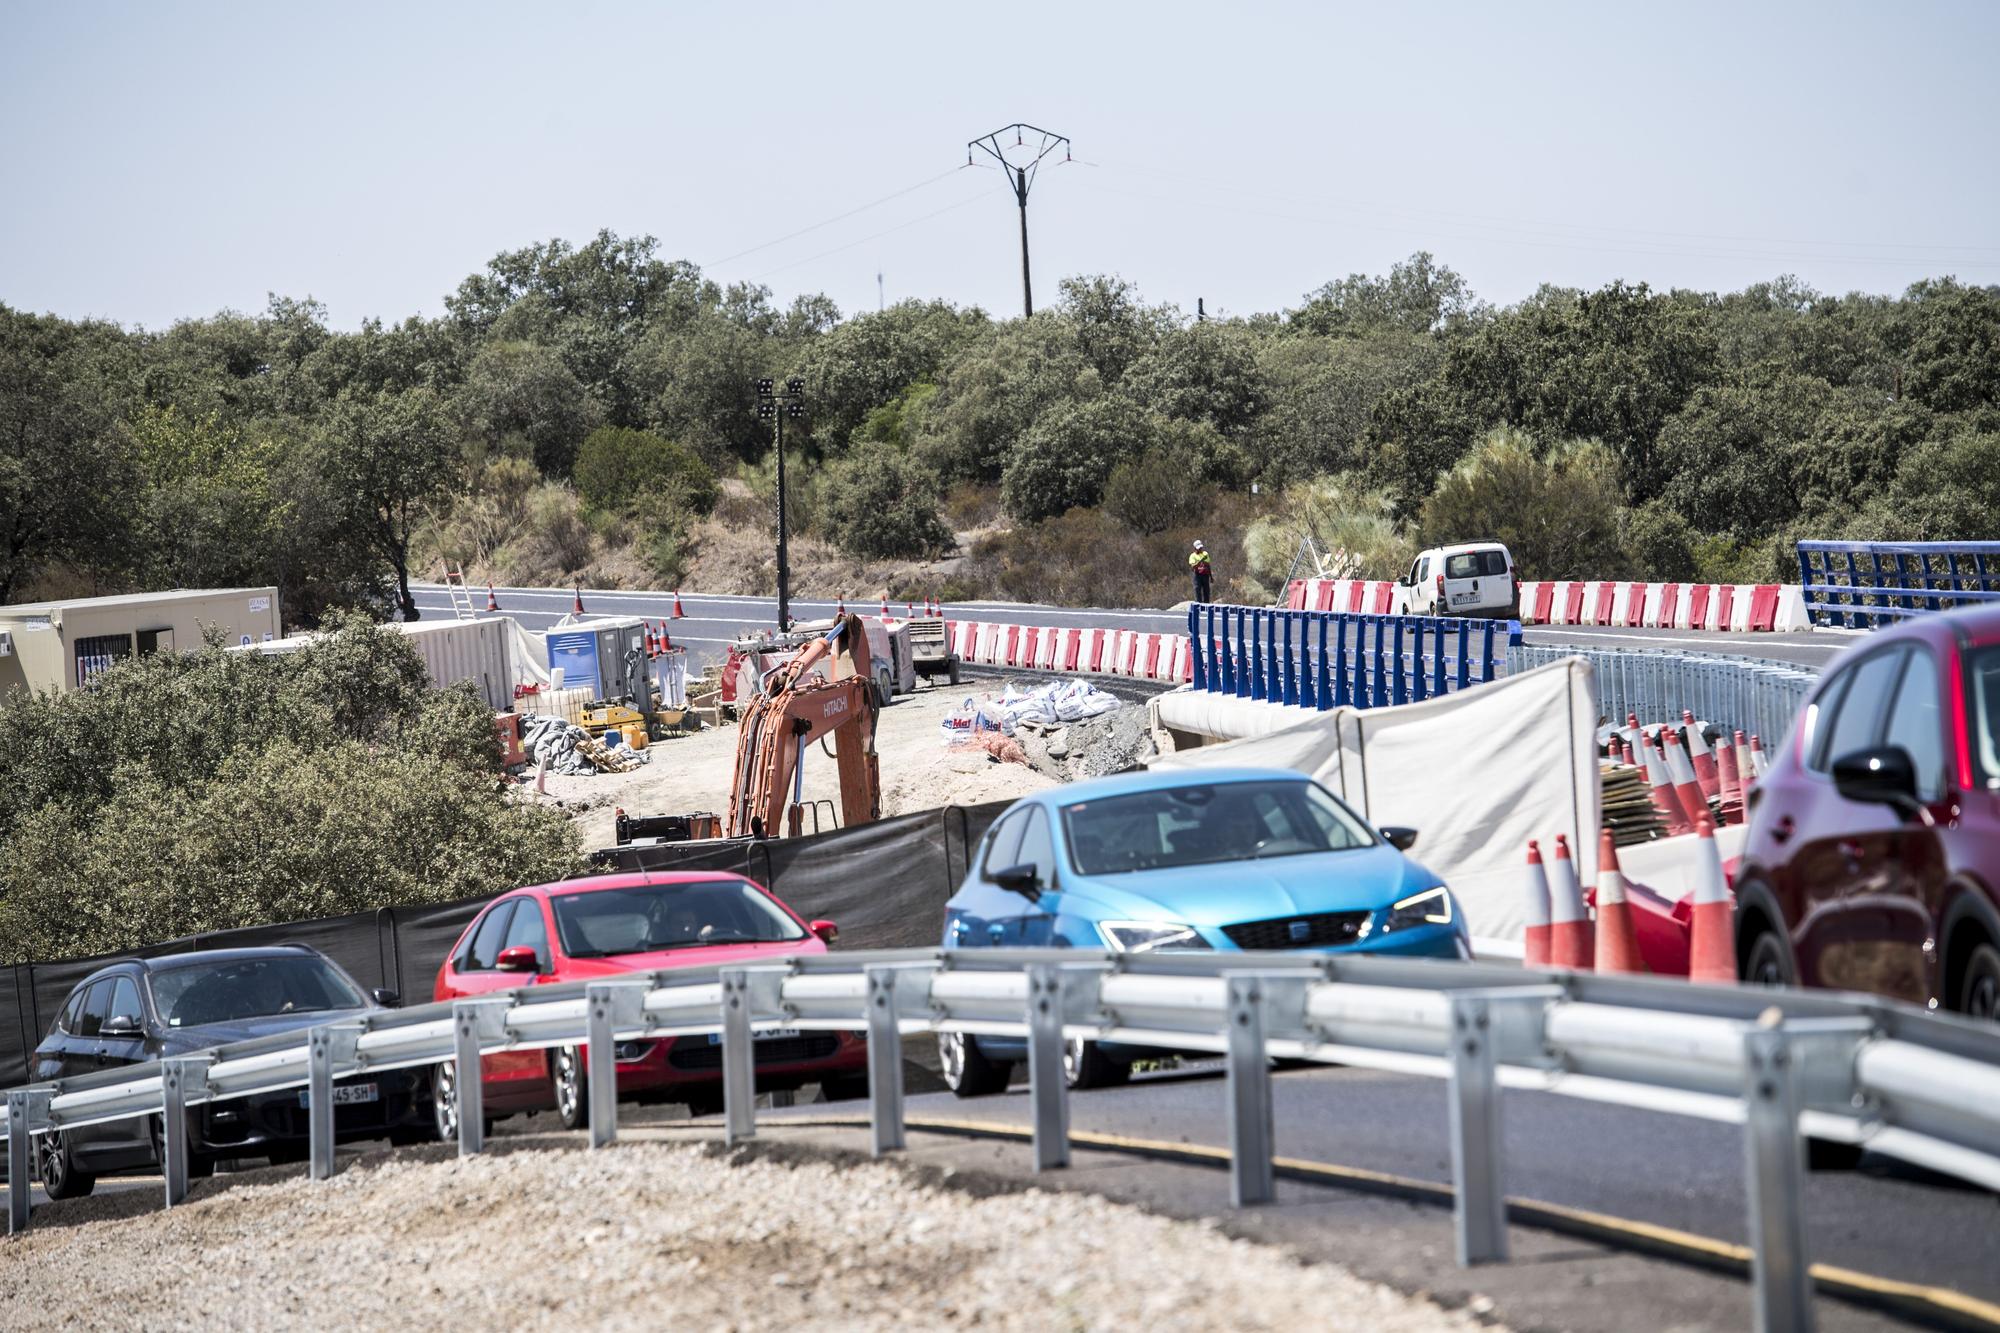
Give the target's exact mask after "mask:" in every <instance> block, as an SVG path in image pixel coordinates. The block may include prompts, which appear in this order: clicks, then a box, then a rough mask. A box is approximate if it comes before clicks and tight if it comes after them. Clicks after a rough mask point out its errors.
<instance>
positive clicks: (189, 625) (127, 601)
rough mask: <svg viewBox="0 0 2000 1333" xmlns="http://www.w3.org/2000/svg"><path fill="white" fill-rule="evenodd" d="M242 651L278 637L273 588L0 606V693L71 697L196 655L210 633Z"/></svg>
mask: <svg viewBox="0 0 2000 1333" xmlns="http://www.w3.org/2000/svg"><path fill="white" fill-rule="evenodd" d="M211 627H212V628H214V629H217V630H220V631H221V632H222V635H223V638H224V639H225V641H226V642H228V643H230V644H231V645H234V646H249V645H253V644H262V643H270V642H274V641H276V640H277V639H278V637H279V636H280V635H282V634H283V633H284V629H283V625H282V623H281V620H280V617H279V608H278V590H277V589H276V588H192V589H181V590H178V591H175V592H149V593H131V594H127V595H124V596H118V597H72V598H66V599H62V600H58V601H49V602H30V603H25V604H21V605H17V606H0V692H4V691H7V690H20V689H27V690H57V691H63V690H73V689H76V688H78V687H80V686H82V685H85V684H88V683H89V681H90V678H91V677H92V676H95V675H96V674H97V673H98V672H100V671H103V670H105V669H106V668H108V667H110V666H111V665H112V664H113V663H114V662H119V661H122V660H124V659H125V658H128V657H133V656H137V655H141V654H145V653H165V652H174V651H176V650H178V651H181V652H187V651H189V650H190V649H194V648H199V647H200V646H201V643H202V635H203V634H204V633H205V632H206V631H207V630H208V629H210V628H211Z"/></svg>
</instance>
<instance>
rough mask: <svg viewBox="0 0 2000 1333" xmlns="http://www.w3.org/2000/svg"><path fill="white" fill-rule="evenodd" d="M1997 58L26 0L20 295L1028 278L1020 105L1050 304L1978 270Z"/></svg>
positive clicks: (1277, 21)
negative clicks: (1356, 282) (1423, 274)
mask: <svg viewBox="0 0 2000 1333" xmlns="http://www.w3.org/2000/svg"><path fill="white" fill-rule="evenodd" d="M1996 69H2000V4H1995V3H1986V2H1985V0H1965V2H1963V3H1939V2H1929V0H1900V2H1899V3H1895V4H1888V3H1882V4H1851V3H1828V2H1825V0H1821V2H1818V3H1777V2H1776V0H1773V2H1772V3H1761V4H1760V3H1747V2H1741V0H1739V3H1730V4H1710V3H1699V2H1697V0H1675V2H1673V3H1656V4H1647V5H1640V4H1619V5H1606V4H1601V3H1593V4H1554V3H1528V2H1526V0H1522V2H1520V3H1506V4H1494V3H1463V4H1461V3H1443V2H1439V3H1408V4H1382V3H1373V4H1336V3H1323V4H1296V5H1291V4H1255V3H1243V2H1242V0H1238V2H1237V3H1231V4H1224V3H1219V2H1217V0H1209V2H1208V3H1193V4H1183V3H1177V2H1175V0H1161V2H1156V3H1151V4H1111V3H1100V4H1078V3H1069V4H1063V5H1044V4H1038V3H1011V4H1006V5H984V6H982V5H964V4H951V5H947V4H939V3H935V0H933V3H928V4H889V3H867V4H863V3H858V2H857V0H843V2H842V3H837V4H786V3H765V4H759V5H755V6H750V5H731V4H699V5H697V4H671V5H670V4H626V5H609V4H562V5H551V4H546V3H543V4H532V5H531V4H513V3H480V4H447V3H428V4H426V3H399V4H383V3H372V2H370V0H358V2H355V3H343V4H337V5H336V4H326V3H283V4H272V3H268V2H266V3H257V4H244V3H164V2H159V0H155V2H152V3H113V2H109V0H107V2H102V3H75V4H56V3H34V4H30V3H25V2H24V0H0V302H4V303H6V304H8V305H11V306H14V307H16V308H17V309H26V310H33V311H49V312H53V313H56V314H60V315H64V316H68V317H72V318H76V317H85V316H90V317H98V318H105V319H111V320H116V321H118V322H120V323H124V324H127V325H141V326H145V327H148V328H162V327H165V326H166V325H168V324H171V323H172V322H173V321H174V320H176V319H181V318H189V317H198V316H203V315H208V314H213V313H215V312H217V311H219V310H223V309H234V310H241V311H257V310H261V309H262V308H263V307H264V306H265V304H266V301H267V298H268V296H269V295H270V294H273V293H276V294H279V295H284V296H290V297H307V296H310V297H313V298H316V299H318V300H320V301H321V302H323V303H324V304H325V306H326V307H327V309H328V312H329V317H330V319H331V321H332V323H333V324H334V325H335V326H336V327H340V328H353V327H355V326H357V325H358V324H359V323H360V322H361V321H362V320H363V319H365V318H368V317H380V318H383V319H387V320H397V319H401V318H403V317H405V316H409V315H426V316H433V315H438V314H441V313H443V311H444V297H445V296H446V295H448V294H449V293H450V292H452V291H453V290H454V289H455V288H456V287H457V285H458V283H459V282H460V281H461V280H462V279H463V278H464V277H466V276H467V275H468V274H470V273H472V272H474V271H476V270H478V269H480V268H482V267H483V266H484V265H485V263H486V262H487V261H488V260H489V259H490V258H492V257H493V256H494V255H495V254H498V253H500V252H502V251H505V250H510V249H515V248H519V247H522V246H526V245H530V244H535V243H538V242H541V241H545V240H548V239H549V238H552V237H563V238H567V239H569V240H571V241H582V240H585V239H587V238H589V237H590V236H592V235H594V234H596V233H597V232H598V231H600V230H602V229H607V228H608V229H610V230H611V231H614V232H616V233H618V234H620V235H624V236H634V235H651V236H655V237H657V238H659V253H660V254H661V255H662V257H665V258H681V259H687V260H690V261H692V262H694V263H696V264H698V265H700V266H701V268H702V269H703V271H704V272H706V273H708V274H709V275H710V276H712V277H714V278H716V279H718V280H720V281H724V282H741V281H750V282H760V283H763V284H765V285H767V286H769V287H770V288H771V289H772V291H773V292H774V294H775V295H776V297H777V298H778V300H779V301H780V302H781V303H784V302H788V301H789V300H790V299H791V298H792V297H793V296H795V295H797V294H800V293H803V292H824V293H826V294H827V295H829V296H831V297H832V298H833V299H834V300H835V301H836V302H837V303H838V304H839V305H840V307H841V309H842V310H843V311H846V312H849V313H854V312H858V311H864V310H872V309H874V308H875V307H876V305H877V303H878V300H881V299H886V300H888V301H892V302H893V301H896V300H899V299H903V298H907V297H913V296H914V297H924V298H933V297H935V298H942V299H945V300H949V301H952V302H954V303H957V304H961V305H978V306H981V307H984V308H985V309H987V310H989V311H993V312H995V313H998V314H1002V315H1010V314H1015V313H1018V312H1019V310H1020V308H1021V302H1022V293H1021V274H1020V249H1019V246H1020V240H1019V230H1018V228H1019V218H1018V213H1017V211H1016V208H1015V204H1014V196H1013V192H1012V190H1011V189H1010V188H1009V186H1008V184H1007V183H1006V181H1005V179H1004V178H1003V176H1002V175H1001V173H1000V172H999V171H998V170H997V169H993V168H992V167H990V166H979V165H974V166H972V167H967V166H965V165H964V164H965V161H966V155H967V153H966V144H967V142H968V141H969V140H972V139H974V138H977V137H979V136H981V135H984V134H986V133H988V132H989V131H992V130H994V129H996V128H997V127H1000V126H1003V125H1009V124H1012V123H1014V122H1016V121H1025V122H1028V123H1030V124H1033V125H1037V126H1041V127H1044V128H1045V129H1047V130H1050V131H1053V132H1055V133H1057V134H1060V135H1065V136H1067V137H1068V139H1069V146H1068V149H1067V153H1068V156H1069V158H1070V159H1071V160H1068V161H1060V159H1062V158H1063V157H1064V156H1065V149H1063V148H1061V147H1058V148H1057V149H1056V150H1055V152H1054V154H1053V155H1052V156H1051V157H1050V158H1049V159H1047V160H1045V161H1044V163H1043V167H1042V170H1041V172H1040V174H1039V176H1038V177H1037V179H1036V182H1035V185H1034V188H1033V191H1032V194H1031V196H1030V200H1029V207H1028V223H1029V230H1030V245H1031V251H1032V257H1033V266H1034V285H1035V298H1036V302H1037V305H1038V307H1039V306H1040V305H1045V304H1048V303H1049V302H1051V301H1052V300H1053V299H1054V298H1055V297H1056V295H1057V291H1056V284H1057V280H1058V279H1060V278H1061V277H1064V276H1069V275H1075V274H1080V273H1113V274H1117V275H1119V276H1121V277H1124V278H1126V279H1129V280H1130V281H1132V282H1133V283H1135V284H1136V285H1137V286H1138V288H1139V290H1140V292H1141V293H1142V294H1143V295H1144V296H1145V297H1146V298H1147V299H1148V300H1152V301H1168V302H1172V303H1174V304H1176V305H1178V306H1180V307H1181V308H1182V309H1183V310H1185V311H1187V312H1189V313H1192V312H1193V310H1194V308H1195V304H1196V301H1197V299H1198V298H1199V299H1201V300H1202V301H1204V302H1205V303H1206V306H1207V309H1208V310H1209V311H1210V312H1212V313H1213V312H1225V313H1232V314H1248V313H1251V312H1254V311H1260V310H1278V309H1283V308H1285V307H1288V306H1295V305H1297V304H1298V303H1299V301H1300V300H1301V298H1302V297H1303V296H1304V294H1305V293H1306V292H1308V291H1310V290H1311V289H1313V288H1315V287H1318V286H1319V285H1320V284H1322V283H1324V282H1326V281H1328V280H1330V279H1334V278H1338V277H1342V276H1344V275H1346V274H1349V273H1354V272H1366V273H1381V272H1386V271H1387V269H1388V268H1389V266H1390V265H1391V264H1393V263H1395V262H1397V261H1398V260H1399V259H1402V258H1404V257H1406V256H1408V255H1409V254H1411V253H1412V252H1414V251H1417V250H1429V251H1431V252H1432V253H1433V254H1435V255H1436V256H1437V257H1438V258H1439V259H1440V260H1441V261H1443V262H1444V263H1447V264H1449V265H1450V266H1452V267H1453V268H1455V269H1457V270H1458V271H1459V272H1460V273H1462V274H1464V275H1465V276H1466V278H1467V279H1468V280H1469V281H1470V283H1471V284H1472V286H1473V288H1474V290H1475V291H1477V292H1478V294H1479V295H1480V296H1482V297H1483V298H1485V299H1487V300H1489V301H1493V302H1496V303H1502V304H1504V303H1509V302H1513V301H1518V300H1520V299H1521V298H1523V297H1525V296H1528V295H1530V294H1531V293H1533V292H1534V290H1535V289H1536V288H1537V287H1538V286H1540V285H1541V284H1543V283H1556V284H1560V285H1565V286H1579V287H1596V286H1600V285H1602V284H1604V283H1606V282H1610V281H1612V280H1614V279H1624V280H1627V281H1633V282H1638V281H1644V282H1648V283H1651V284H1653V285H1654V286H1655V287H1694V288H1700V289H1703V290H1711V291H1721V290H1732V289H1737V288H1741V287H1743V286H1745V285H1747V284H1749V283H1752V282H1757V281H1761V280H1765V279H1768V278H1771V277H1774V276H1776V275H1778V274H1781V273H1792V274H1796V275H1798V276H1799V277H1800V278H1802V279H1804V280H1805V281H1806V282H1807V283H1809V284H1811V285H1812V286H1814V287H1816V288H1818V289H1820V290H1822V291H1832V292H1846V291H1850V290H1865V291H1874V292H1888V293H1894V292H1899V291H1901V290H1902V289H1903V288H1904V287H1906V286H1907V285H1908V284H1909V283H1911V282H1913V281H1916V280H1918V279H1920V278H1924V277H1931V276H1938V275H1942V274H1955V275H1957V276H1958V277H1960V278H1961V279H1964V280H1966V281H1969V282H1980V283H1995V282H2000V151H1996V150H1995V148H1994V144H1993V132H1994V127H1995V126H1996V125H2000V78H1997V77H1996V76H1995V71H1996ZM1027 140H1028V141H1027V142H1026V143H1024V144H1023V147H1022V149H1021V150H1013V149H1012V148H1011V140H1009V141H1007V142H1008V145H1009V147H1010V151H1011V152H1019V151H1024V150H1025V149H1026V148H1027V147H1029V146H1032V145H1035V144H1037V143H1039V141H1038V140H1035V139H1034V138H1033V137H1032V136H1027ZM981 160H983V159H981ZM843 215H845V216H843ZM793 233H799V234H796V235H793ZM781 238H789V239H781ZM773 242H775V243H773ZM878 275H879V283H878Z"/></svg>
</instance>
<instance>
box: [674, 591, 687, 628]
mask: <svg viewBox="0 0 2000 1333" xmlns="http://www.w3.org/2000/svg"><path fill="white" fill-rule="evenodd" d="M674 619H675V620H685V619H687V612H685V611H683V610H681V590H680V589H679V588H675V589H674Z"/></svg>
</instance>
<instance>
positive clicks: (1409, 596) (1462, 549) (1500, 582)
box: [1401, 542, 1521, 619]
mask: <svg viewBox="0 0 2000 1333" xmlns="http://www.w3.org/2000/svg"><path fill="white" fill-rule="evenodd" d="M1401 583H1402V593H1403V604H1404V606H1405V607H1406V608H1407V609H1408V611H1409V613H1410V614H1411V615H1413V616H1485V617H1496V618H1501V619H1511V618H1513V617H1515V616H1517V615H1519V614H1520V607H1521V579H1520V576H1519V575H1518V574H1516V573H1515V572H1514V557H1513V556H1512V555H1511V554H1509V553H1508V550H1507V548H1506V547H1505V546H1502V545H1501V544H1500V543H1499V542H1463V543H1461V544H1459V545H1457V546H1438V547H1433V548H1432V549H1430V550H1428V551H1425V552H1423V553H1422V554H1421V555H1419V556H1418V557H1417V558H1416V559H1415V560H1413V561H1412V562H1411V563H1410V572H1409V573H1407V574H1405V575H1404V576H1403V578H1402V580H1401Z"/></svg>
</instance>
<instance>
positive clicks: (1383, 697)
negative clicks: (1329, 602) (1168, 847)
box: [1188, 602, 1521, 709]
mask: <svg viewBox="0 0 2000 1333" xmlns="http://www.w3.org/2000/svg"><path fill="white" fill-rule="evenodd" d="M1520 637H1521V623H1520V622H1519V621H1518V620H1509V621H1497V620H1464V619H1458V618H1445V617H1436V616H1395V615H1373V614H1368V613H1364V612H1347V611H1288V610H1280V609H1275V608H1270V607H1259V606H1223V605H1218V604H1214V603H1207V602H1202V603H1197V604H1195V605H1194V606H1191V607H1189V608H1188V641H1189V649H1190V652H1189V657H1190V658H1191V660H1192V664H1193V685H1194V688H1195V689H1197V690H1206V691H1208V692H1209V693H1211V694H1233V695H1236V696H1237V697H1239V698H1244V699H1258V700H1262V701H1263V702H1265V703H1274V704H1291V705H1296V706H1298V707H1302V708H1318V709H1328V708H1387V707H1389V706H1391V705H1394V704H1405V703H1415V702H1417V701H1418V700H1421V699H1429V698H1432V697H1434V696H1436V695H1440V694H1445V693H1448V692H1450V691H1452V690H1463V689H1466V688H1468V687H1470V686H1473V685H1480V684H1484V683H1485V682H1487V681H1489V680H1493V679H1494V678H1495V677H1497V676H1498V675H1499V674H1500V667H1501V665H1502V657H1501V656H1500V652H1501V651H1502V650H1504V649H1505V648H1506V646H1507V645H1508V644H1509V643H1514V642H1518V641H1519V640H1520Z"/></svg>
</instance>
